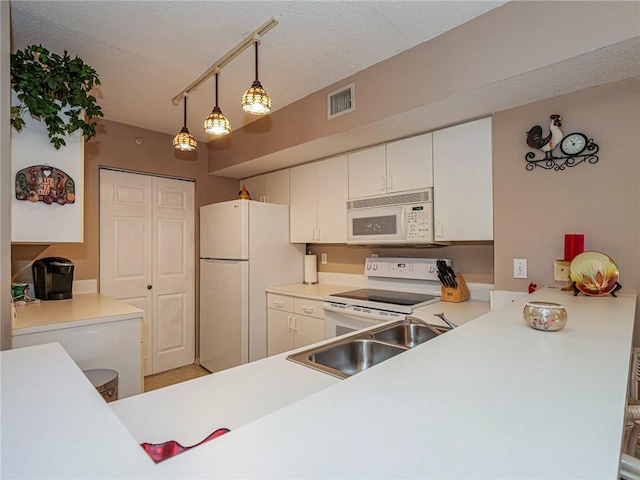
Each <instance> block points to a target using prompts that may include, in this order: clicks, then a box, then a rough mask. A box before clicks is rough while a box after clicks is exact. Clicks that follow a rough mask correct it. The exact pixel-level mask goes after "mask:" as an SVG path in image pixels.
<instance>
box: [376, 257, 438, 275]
mask: <svg viewBox="0 0 640 480" xmlns="http://www.w3.org/2000/svg"><path fill="white" fill-rule="evenodd" d="M437 260H443V261H444V262H445V263H446V264H447V265H451V260H449V259H447V258H401V257H392V258H382V257H370V258H367V259H366V262H365V264H364V274H365V275H366V276H367V277H382V278H404V279H412V280H438V267H437V266H436V261H437Z"/></svg>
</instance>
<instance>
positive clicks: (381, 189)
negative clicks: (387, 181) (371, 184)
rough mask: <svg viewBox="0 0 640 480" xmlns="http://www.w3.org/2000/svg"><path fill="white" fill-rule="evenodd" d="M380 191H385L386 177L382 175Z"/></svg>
mask: <svg viewBox="0 0 640 480" xmlns="http://www.w3.org/2000/svg"><path fill="white" fill-rule="evenodd" d="M380 191H382V192H384V177H380Z"/></svg>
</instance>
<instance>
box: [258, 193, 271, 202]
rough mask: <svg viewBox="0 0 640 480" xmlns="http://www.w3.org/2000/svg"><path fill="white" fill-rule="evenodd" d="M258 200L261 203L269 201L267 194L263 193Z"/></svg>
mask: <svg viewBox="0 0 640 480" xmlns="http://www.w3.org/2000/svg"><path fill="white" fill-rule="evenodd" d="M260 201H261V202H263V203H269V195H264V196H263V197H262V199H261V200H260Z"/></svg>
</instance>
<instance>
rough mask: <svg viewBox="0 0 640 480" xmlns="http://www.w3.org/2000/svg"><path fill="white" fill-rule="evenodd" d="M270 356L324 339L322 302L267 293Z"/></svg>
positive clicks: (268, 352)
mask: <svg viewBox="0 0 640 480" xmlns="http://www.w3.org/2000/svg"><path fill="white" fill-rule="evenodd" d="M267 307H268V308H267V355H268V356H271V355H277V354H278V353H283V352H288V351H289V350H293V349H294V348H299V347H304V346H305V345H310V344H312V343H316V342H319V341H321V340H324V310H323V309H322V301H320V300H312V299H307V298H300V297H291V296H288V295H279V294H275V293H268V294H267Z"/></svg>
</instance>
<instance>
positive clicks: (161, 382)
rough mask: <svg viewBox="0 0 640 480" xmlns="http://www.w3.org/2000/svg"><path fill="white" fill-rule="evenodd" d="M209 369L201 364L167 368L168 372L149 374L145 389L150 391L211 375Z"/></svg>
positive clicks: (145, 380)
mask: <svg viewBox="0 0 640 480" xmlns="http://www.w3.org/2000/svg"><path fill="white" fill-rule="evenodd" d="M209 373H210V372H209V371H208V370H206V369H205V368H202V367H201V366H200V365H196V364H193V365H185V366H184V367H178V368H174V369H173V370H167V371H166V372H161V373H156V374H155V375H149V376H148V377H144V391H145V392H150V391H151V390H156V389H158V388H162V387H168V386H169V385H173V384H175V383H180V382H184V381H186V380H191V379H193V378H197V377H202V376H204V375H209Z"/></svg>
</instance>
